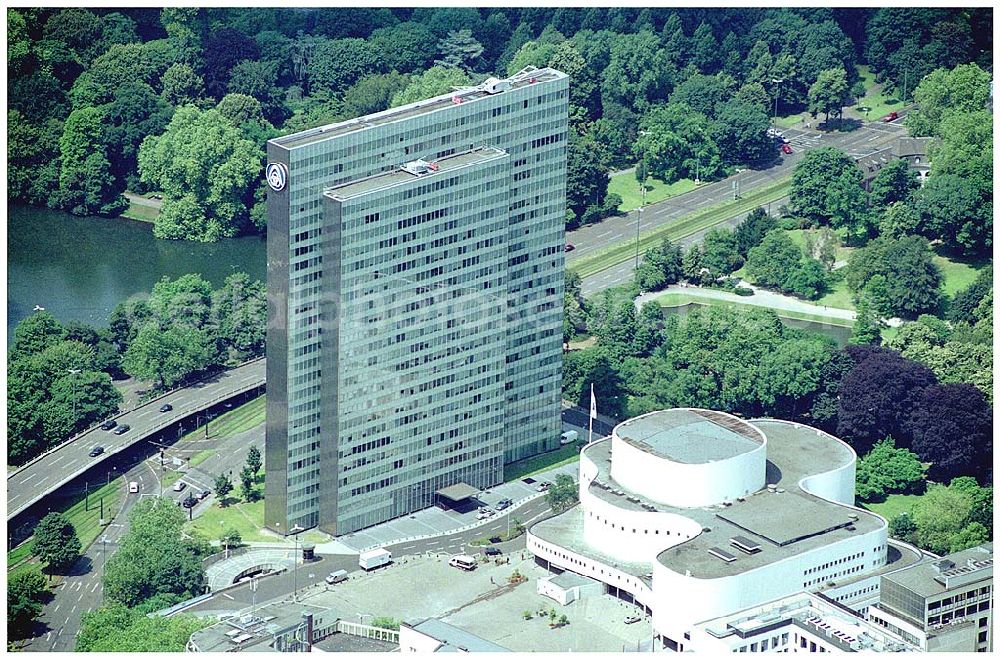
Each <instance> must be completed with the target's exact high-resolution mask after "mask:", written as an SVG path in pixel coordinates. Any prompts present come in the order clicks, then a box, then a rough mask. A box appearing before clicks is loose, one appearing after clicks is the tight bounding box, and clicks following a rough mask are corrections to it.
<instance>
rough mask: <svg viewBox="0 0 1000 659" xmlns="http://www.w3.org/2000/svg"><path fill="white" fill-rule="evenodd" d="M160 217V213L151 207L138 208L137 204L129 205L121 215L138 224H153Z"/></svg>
mask: <svg viewBox="0 0 1000 659" xmlns="http://www.w3.org/2000/svg"><path fill="white" fill-rule="evenodd" d="M159 216H160V211H159V210H158V209H156V208H152V207H151V206H140V205H139V204H129V207H128V208H127V209H126V210H125V212H124V213H122V217H127V218H128V219H130V220H138V221H140V222H154V221H156V218H158V217H159Z"/></svg>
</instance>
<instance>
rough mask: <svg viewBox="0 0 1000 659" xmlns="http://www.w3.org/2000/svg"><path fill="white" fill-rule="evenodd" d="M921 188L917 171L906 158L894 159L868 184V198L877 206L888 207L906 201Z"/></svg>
mask: <svg viewBox="0 0 1000 659" xmlns="http://www.w3.org/2000/svg"><path fill="white" fill-rule="evenodd" d="M919 188H920V181H919V177H918V176H917V173H916V172H915V171H913V170H912V169H910V165H909V163H908V162H907V161H906V160H894V161H893V162H891V163H889V164H888V165H886V166H885V167H883V168H882V169H880V170H879V172H878V174H876V175H875V178H874V179H872V182H871V184H870V185H869V186H868V200H869V202H870V203H871V204H872V206H875V207H877V208H886V207H887V206H889V204H892V203H895V202H897V201H900V202H905V201H906V200H907V199H909V197H910V194H912V193H913V192H914V191H916V190H917V189H919Z"/></svg>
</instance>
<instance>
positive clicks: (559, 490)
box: [545, 474, 580, 513]
mask: <svg viewBox="0 0 1000 659" xmlns="http://www.w3.org/2000/svg"><path fill="white" fill-rule="evenodd" d="M579 500H580V497H579V494H578V488H577V485H576V482H575V481H574V480H573V477H572V476H570V475H569V474H557V475H556V477H555V482H553V483H552V485H550V486H549V491H548V492H546V493H545V503H547V504H549V507H550V508H552V510H553V511H554V512H556V513H561V512H562V511H564V510H566V509H568V508H571V507H572V506H574V505H576V504H577V502H579Z"/></svg>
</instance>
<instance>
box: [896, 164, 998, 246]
mask: <svg viewBox="0 0 1000 659" xmlns="http://www.w3.org/2000/svg"><path fill="white" fill-rule="evenodd" d="M988 188H989V189H988V191H984V190H980V189H979V186H978V185H977V183H976V181H974V180H970V179H967V178H961V177H958V176H954V175H951V174H943V175H935V176H931V177H930V178H929V179H928V180H927V184H926V185H924V187H923V188H922V189H921V190H920V191H919V192H917V193H916V204H915V205H916V209H917V212H918V213H920V219H921V233H922V234H923V235H924V236H926V237H927V238H928V239H930V240H938V239H939V240H941V241H942V242H944V243H945V244H946V245H949V246H951V247H954V248H956V249H958V250H960V251H962V252H964V253H966V254H987V253H989V251H990V248H991V246H992V244H993V240H992V233H993V204H992V202H991V201H990V200H989V196H988V194H991V193H992V185H989V186H988ZM986 193H988V194H986Z"/></svg>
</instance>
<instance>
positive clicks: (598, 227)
mask: <svg viewBox="0 0 1000 659" xmlns="http://www.w3.org/2000/svg"><path fill="white" fill-rule="evenodd" d="M784 134H785V137H786V138H788V140H789V142H790V144H791V146H792V149H794V152H793V153H791V154H790V155H783V156H782V157H781V158H780V159H779V160H778V161H777V162H776V163H775V164H774V165H772V166H771V167H769V168H767V169H762V170H746V171H742V172H739V173H738V174H735V175H733V176H730V177H729V178H727V179H724V180H722V181H717V182H715V183H708V184H705V185H702V186H700V187H698V188H696V189H695V190H692V191H691V192H688V193H685V194H682V195H679V196H677V197H673V198H671V199H667V200H665V201H661V202H659V203H656V204H650V205H649V206H646V207H645V209H643V212H642V218H641V224H640V226H639V231H640V233H641V234H647V233H649V232H651V231H653V230H655V229H660V228H662V227H665V226H668V225H669V224H670V223H671V222H672V221H675V220H678V219H680V218H682V217H685V216H687V215H690V214H692V213H696V212H698V211H701V210H704V209H706V208H709V207H711V206H715V205H717V204H721V203H723V202H725V201H729V200H732V198H733V183H734V182H738V184H739V193H740V196H743V197H746V196H748V195H749V194H750V193H751V192H752V191H754V190H755V189H758V188H760V187H762V186H767V185H769V184H772V183H775V182H777V181H778V180H780V179H782V178H785V177H787V176H790V175H791V173H792V170H793V169H794V167H795V165H796V164H797V163H798V162H799V161H800V160H801V159H802V158H803V156H804V153H805V152H806V151H808V150H810V149H815V148H819V147H826V146H828V147H836V148H838V149H840V150H842V151H844V152H846V153H848V154H850V155H851V156H854V157H860V156H864V155H866V154H868V153H871V152H872V151H876V150H878V149H880V148H882V147H884V146H886V144H888V143H890V142H892V141H893V140H895V139H896V138H898V137H901V136H904V135H905V134H906V129H905V128H904V127H903V126H902V125H900V124H899V123H893V124H884V123H881V122H870V123H867V124H862V126H861V127H860V128H858V129H856V130H854V131H850V132H843V133H839V132H834V133H825V132H822V131H818V130H815V129H805V128H790V129H787V130H785V131H784ZM782 203H787V198H786V199H784V200H779V201H778V202H775V204H772V205H781V204H782ZM638 215H639V213H638V211H632V212H630V213H628V215H625V216H620V217H612V218H608V219H606V220H603V221H601V222H600V223H598V224H591V225H588V226H585V227H581V228H580V229H577V230H575V231H570V232H567V233H566V242H568V243H572V244H573V245H574V249H573V251H571V252H568V253H567V254H566V265H567V266H572V265H573V263H575V262H577V261H578V260H580V259H581V258H584V257H586V256H589V255H593V254H594V253H596V252H600V251H602V250H604V249H607V248H608V247H609V246H610V245H613V244H615V243H620V242H623V241H634V240H635V236H636V221H637V219H638ZM742 217H743V216H742V215H737V216H734V217H732V218H729V219H728V220H726V221H724V222H722V223H721V224H719V225H716V226H734V225H736V224H737V223H739V221H740V220H742ZM703 234H704V231H703V232H700V233H699V234H695V235H693V236H691V237H689V238H687V239H685V240H682V241H680V242H681V243H682V244H690V243H691V242H694V241H697V240H698V239H700V238H701V236H702V235H703ZM634 265H635V261H634V259H627V260H626V261H623V262H621V263H619V264H617V265H615V266H614V267H612V268H609V269H607V270H605V271H603V272H599V273H596V274H594V275H590V276H588V277H584V278H583V282H582V290H583V293H584V295H593V294H594V293H597V292H599V291H602V290H604V289H606V288H610V287H611V286H616V285H619V284H623V283H627V282H628V281H629V280H631V278H632V276H633V271H634Z"/></svg>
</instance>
